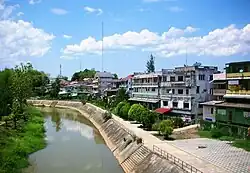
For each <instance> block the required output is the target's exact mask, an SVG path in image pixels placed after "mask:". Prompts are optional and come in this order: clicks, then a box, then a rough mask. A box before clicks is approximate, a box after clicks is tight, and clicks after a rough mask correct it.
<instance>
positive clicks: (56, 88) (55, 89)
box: [50, 78, 60, 98]
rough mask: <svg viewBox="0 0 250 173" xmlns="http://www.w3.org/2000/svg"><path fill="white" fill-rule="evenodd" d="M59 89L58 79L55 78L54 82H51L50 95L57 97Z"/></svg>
mask: <svg viewBox="0 0 250 173" xmlns="http://www.w3.org/2000/svg"><path fill="white" fill-rule="evenodd" d="M59 91H60V79H59V78H56V80H55V82H53V83H52V89H51V90H50V97H51V98H58V93H59Z"/></svg>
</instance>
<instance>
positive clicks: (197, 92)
mask: <svg viewBox="0 0 250 173" xmlns="http://www.w3.org/2000/svg"><path fill="white" fill-rule="evenodd" d="M199 93H200V86H197V87H196V94H199Z"/></svg>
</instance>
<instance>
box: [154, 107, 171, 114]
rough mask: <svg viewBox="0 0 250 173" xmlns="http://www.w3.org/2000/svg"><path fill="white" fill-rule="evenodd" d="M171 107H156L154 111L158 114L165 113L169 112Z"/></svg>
mask: <svg viewBox="0 0 250 173" xmlns="http://www.w3.org/2000/svg"><path fill="white" fill-rule="evenodd" d="M171 110H172V109H171V108H158V109H156V110H155V112H158V113H160V114H167V113H169V112H171Z"/></svg>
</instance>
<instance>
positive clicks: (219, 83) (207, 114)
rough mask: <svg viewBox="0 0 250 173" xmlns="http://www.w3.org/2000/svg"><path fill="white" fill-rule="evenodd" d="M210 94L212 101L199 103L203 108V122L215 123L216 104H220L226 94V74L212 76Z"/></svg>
mask: <svg viewBox="0 0 250 173" xmlns="http://www.w3.org/2000/svg"><path fill="white" fill-rule="evenodd" d="M211 83H212V90H211V92H212V94H213V97H212V98H213V100H212V101H208V102H205V103H201V104H200V105H202V106H203V120H206V121H212V122H215V114H216V107H215V105H216V104H218V103H222V102H223V100H224V98H223V97H224V95H225V94H226V88H227V80H226V73H218V74H213V80H212V81H211Z"/></svg>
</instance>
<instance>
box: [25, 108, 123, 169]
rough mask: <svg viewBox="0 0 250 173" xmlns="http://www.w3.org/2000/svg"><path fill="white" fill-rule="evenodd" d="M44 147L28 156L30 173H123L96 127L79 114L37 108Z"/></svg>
mask: <svg viewBox="0 0 250 173" xmlns="http://www.w3.org/2000/svg"><path fill="white" fill-rule="evenodd" d="M40 109H41V111H42V112H43V113H44V115H45V117H46V118H45V120H46V121H45V127H46V140H47V143H48V145H47V147H46V148H45V149H43V150H40V151H38V152H36V153H34V154H32V155H30V162H31V164H32V166H30V167H29V168H28V169H27V170H26V172H29V173H123V170H122V168H121V167H120V166H119V164H118V162H117V160H116V159H115V158H114V156H113V155H112V153H111V151H110V150H109V149H108V147H107V146H106V145H105V142H104V140H103V139H102V137H101V136H100V134H99V132H98V130H97V129H95V127H94V126H93V125H92V124H91V123H90V122H89V121H88V120H87V119H86V118H84V117H82V116H79V113H78V112H75V111H72V110H68V109H58V108H40Z"/></svg>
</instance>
